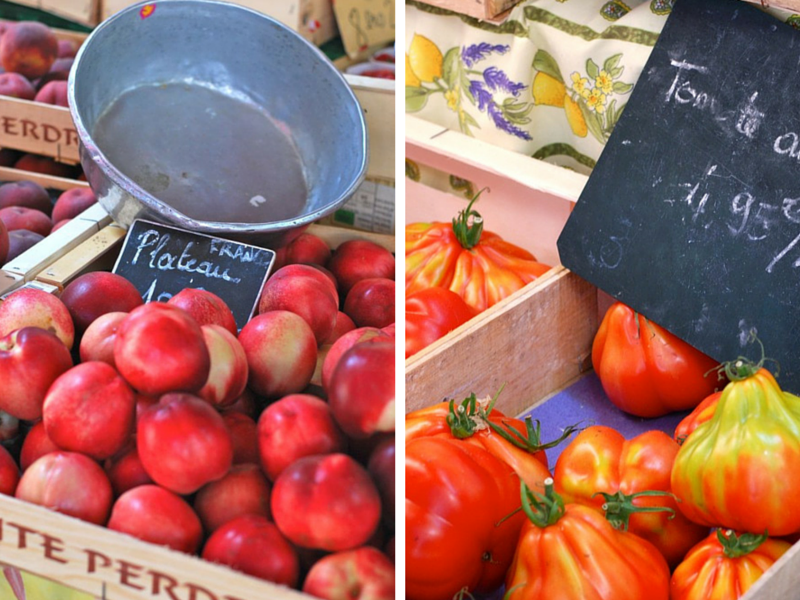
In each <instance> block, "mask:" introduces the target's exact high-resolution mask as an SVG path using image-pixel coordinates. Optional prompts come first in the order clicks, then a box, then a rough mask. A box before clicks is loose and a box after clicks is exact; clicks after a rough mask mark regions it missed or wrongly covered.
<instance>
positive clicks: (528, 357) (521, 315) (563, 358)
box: [406, 267, 597, 414]
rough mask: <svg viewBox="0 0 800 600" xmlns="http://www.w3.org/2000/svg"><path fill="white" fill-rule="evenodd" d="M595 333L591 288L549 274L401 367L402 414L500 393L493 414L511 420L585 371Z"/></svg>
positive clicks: (562, 274) (560, 273) (569, 276)
mask: <svg viewBox="0 0 800 600" xmlns="http://www.w3.org/2000/svg"><path fill="white" fill-rule="evenodd" d="M596 330H597V290H596V288H595V287H594V286H592V285H590V284H589V283H587V282H586V281H584V280H583V279H581V278H579V277H578V276H577V275H575V274H573V273H571V272H570V271H568V270H566V269H564V268H563V267H556V268H555V269H554V270H553V272H552V273H551V274H549V275H546V276H544V277H542V278H541V279H540V280H538V281H536V282H533V283H531V284H529V285H528V286H526V288H524V289H523V290H520V291H519V292H517V293H516V294H515V295H513V296H511V297H509V298H506V300H504V301H503V302H501V303H499V304H497V305H495V306H494V307H492V308H490V309H489V310H488V311H485V312H484V313H482V314H481V315H478V317H476V318H475V319H473V320H472V321H470V322H469V323H467V324H465V325H464V326H462V327H461V328H459V330H457V331H456V332H453V333H454V334H456V335H454V336H452V337H449V338H447V339H445V338H443V339H442V340H439V342H438V343H437V344H434V345H432V346H430V347H429V348H426V349H425V350H423V351H422V352H420V353H419V354H417V355H415V356H414V357H412V358H411V359H409V360H408V361H407V362H406V410H407V411H411V410H415V409H418V408H422V407H424V406H429V405H431V404H434V403H436V402H440V401H442V400H444V399H445V398H456V399H461V398H464V397H466V396H468V395H469V394H470V393H472V392H475V393H476V394H478V395H479V396H484V395H490V394H494V393H495V392H496V391H497V390H498V389H500V386H501V385H505V388H504V390H503V393H502V394H501V396H500V399H499V400H498V404H497V407H498V408H499V409H500V410H502V411H503V412H505V413H507V414H519V413H521V412H523V411H524V410H526V409H527V408H529V407H531V406H533V405H536V404H538V403H539V402H540V401H542V399H544V398H546V397H547V396H549V395H550V394H551V393H552V392H553V391H555V390H558V389H561V388H563V387H564V386H565V385H566V384H567V383H568V382H570V381H572V380H573V379H574V378H575V377H577V376H578V375H580V374H581V373H582V372H584V371H586V370H587V369H588V368H589V360H588V357H589V355H590V352H591V344H592V340H593V338H594V334H595V332H596ZM443 374H445V375H443Z"/></svg>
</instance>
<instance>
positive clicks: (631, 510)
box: [592, 490, 675, 531]
mask: <svg viewBox="0 0 800 600" xmlns="http://www.w3.org/2000/svg"><path fill="white" fill-rule="evenodd" d="M595 496H602V497H603V498H604V499H605V502H603V506H602V507H601V508H602V509H603V512H604V513H605V516H606V519H608V521H609V523H611V525H613V526H614V528H615V529H620V530H622V531H628V525H629V521H630V518H631V515H634V514H636V513H644V512H668V513H670V514H669V517H667V518H668V519H674V518H675V509H673V508H670V507H668V506H637V505H635V504H634V503H633V501H634V500H635V499H636V498H639V497H646V496H669V497H670V498H675V495H674V494H673V493H671V492H664V491H661V490H645V491H642V492H634V493H633V494H623V493H622V492H621V491H617V492H616V493H615V494H609V493H607V492H597V493H595V494H593V495H592V498H594V497H595Z"/></svg>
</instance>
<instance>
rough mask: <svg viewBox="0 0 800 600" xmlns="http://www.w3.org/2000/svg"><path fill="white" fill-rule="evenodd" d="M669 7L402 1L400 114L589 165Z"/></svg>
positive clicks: (645, 0)
mask: <svg viewBox="0 0 800 600" xmlns="http://www.w3.org/2000/svg"><path fill="white" fill-rule="evenodd" d="M671 8H672V0H639V1H628V2H622V1H620V0H611V1H609V0H524V1H523V2H521V3H520V4H518V5H517V6H516V7H515V8H513V9H512V10H511V11H510V13H509V14H508V15H507V17H506V18H504V19H503V20H502V22H499V23H490V22H485V21H479V20H477V19H473V18H470V17H466V16H463V15H458V14H455V13H452V12H448V11H445V10H442V9H439V8H435V7H432V6H430V5H428V4H423V3H421V2H417V1H416V0H407V2H406V39H405V52H406V57H405V60H406V112H407V113H408V114H414V115H415V116H418V117H421V118H423V119H425V120H428V121H431V122H434V123H437V124H440V125H442V126H444V127H447V128H448V129H453V130H457V131H461V132H463V133H464V134H466V135H470V136H474V137H476V138H478V139H481V140H483V141H486V142H489V143H491V144H493V145H497V146H501V147H503V148H507V149H510V150H513V151H516V152H520V153H524V154H527V155H529V156H533V157H535V158H539V159H542V160H546V161H548V162H551V163H554V164H558V165H561V166H565V167H569V168H572V169H575V170H577V171H579V172H582V173H589V172H590V171H591V169H592V168H593V166H594V164H595V161H596V160H597V158H598V157H599V156H600V153H601V152H602V149H603V147H604V145H605V143H606V141H607V140H608V137H609V135H610V134H611V132H612V131H613V129H614V125H615V124H616V123H617V121H618V120H619V118H620V116H621V115H622V113H623V110H624V108H625V104H626V103H627V99H628V97H629V96H630V93H631V91H632V89H633V87H634V84H635V83H636V80H637V79H638V77H639V74H640V73H641V71H642V68H643V67H644V64H645V62H646V61H647V58H648V57H649V55H650V51H651V50H652V47H653V45H654V44H655V42H656V40H657V39H658V35H659V33H660V31H661V28H662V27H663V25H664V22H665V21H666V18H667V16H668V15H669V12H670V10H671ZM769 12H774V13H775V14H776V16H777V17H778V18H782V19H783V20H791V18H792V17H789V16H788V15H787V14H786V13H783V14H782V13H781V12H780V11H774V10H769Z"/></svg>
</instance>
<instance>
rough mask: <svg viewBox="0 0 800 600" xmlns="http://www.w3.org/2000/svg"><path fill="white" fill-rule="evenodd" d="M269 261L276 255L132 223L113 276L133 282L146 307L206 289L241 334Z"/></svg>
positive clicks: (145, 223) (172, 229)
mask: <svg viewBox="0 0 800 600" xmlns="http://www.w3.org/2000/svg"><path fill="white" fill-rule="evenodd" d="M274 259H275V252H273V251H272V250H268V249H266V248H259V247H257V246H251V245H249V244H242V243H240V242H234V241H231V240H225V239H222V238H217V237H213V236H209V235H203V234H199V233H194V232H191V231H186V230H184V229H178V228H175V227H169V226H167V225H163V224H161V223H153V222H150V221H144V220H141V219H137V220H135V221H134V222H133V223H132V224H131V226H130V228H129V229H128V234H127V236H126V237H125V244H124V246H123V247H122V251H121V252H120V255H119V258H117V263H116V264H115V265H114V273H117V274H119V275H122V276H123V277H125V278H126V279H128V280H129V281H130V282H131V283H133V285H135V286H136V289H138V290H139V292H140V293H141V294H142V298H144V300H145V302H150V301H151V300H159V301H167V300H169V298H171V297H172V296H174V295H175V294H177V293H178V292H180V291H181V290H182V289H184V288H188V287H191V288H200V289H204V290H208V291H209V292H212V293H214V294H216V295H217V296H219V297H220V298H222V299H223V300H224V301H225V302H226V303H227V305H228V306H229V307H230V309H231V311H232V312H233V316H234V318H235V319H236V326H237V327H238V328H239V329H241V328H242V327H244V325H245V324H246V323H247V321H249V320H250V317H251V316H252V315H253V311H254V310H255V307H256V303H257V302H258V299H259V296H260V294H261V288H262V286H263V285H264V282H265V281H266V279H267V276H268V275H269V270H270V267H271V266H272V263H273V261H274Z"/></svg>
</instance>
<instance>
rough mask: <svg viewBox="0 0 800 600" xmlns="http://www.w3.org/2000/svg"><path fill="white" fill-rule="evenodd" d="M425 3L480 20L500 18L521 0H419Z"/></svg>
mask: <svg viewBox="0 0 800 600" xmlns="http://www.w3.org/2000/svg"><path fill="white" fill-rule="evenodd" d="M420 1H421V2H424V3H425V4H430V5H431V6H436V7H438V8H444V9H445V10H450V11H453V12H456V13H459V14H462V15H467V16H468V17H474V18H476V19H480V20H482V21H493V20H498V19H502V18H503V17H504V16H505V15H504V13H507V12H508V11H509V10H511V9H512V8H514V7H515V6H516V5H517V4H519V3H520V2H521V1H522V0H420Z"/></svg>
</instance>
